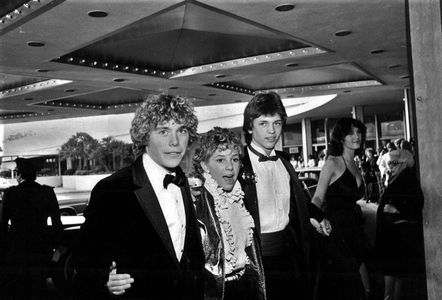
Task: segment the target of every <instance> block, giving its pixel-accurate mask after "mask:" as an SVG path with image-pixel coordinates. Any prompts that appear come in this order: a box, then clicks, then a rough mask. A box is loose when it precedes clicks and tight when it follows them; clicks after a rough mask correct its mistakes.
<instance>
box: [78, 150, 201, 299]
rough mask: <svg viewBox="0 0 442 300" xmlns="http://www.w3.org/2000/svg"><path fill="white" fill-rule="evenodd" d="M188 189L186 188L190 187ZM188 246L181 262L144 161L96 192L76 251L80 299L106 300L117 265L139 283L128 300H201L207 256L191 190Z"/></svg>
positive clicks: (187, 204)
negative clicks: (95, 299) (112, 268)
mask: <svg viewBox="0 0 442 300" xmlns="http://www.w3.org/2000/svg"><path fill="white" fill-rule="evenodd" d="M186 184H187V183H186ZM181 192H182V195H183V201H184V206H185V211H186V224H187V226H186V240H185V246H184V253H183V256H182V259H181V261H180V262H179V261H178V260H177V258H176V255H175V251H174V248H173V243H172V240H171V238H170V234H169V230H168V227H167V223H166V220H165V218H164V216H163V213H162V210H161V207H160V204H159V202H158V199H157V197H156V195H155V192H154V190H153V187H152V185H151V184H150V182H149V180H148V177H147V175H146V173H145V171H144V168H143V164H142V158H141V157H140V158H138V159H137V160H136V161H135V163H134V164H133V165H132V166H130V167H127V168H124V169H122V170H120V171H118V172H116V173H115V174H113V175H111V176H109V177H107V178H105V179H103V180H101V181H100V182H99V183H98V184H97V185H96V186H95V187H94V189H93V191H92V194H91V200H90V203H89V205H88V207H87V209H86V211H85V217H86V221H85V223H84V224H83V226H82V229H81V233H80V238H79V241H78V243H77V245H76V246H75V248H74V251H73V265H74V268H75V269H76V272H77V275H76V277H75V285H74V288H75V291H76V292H77V298H87V299H90V298H91V295H94V296H95V295H96V296H98V297H99V298H103V297H105V296H106V295H108V291H107V288H106V287H105V286H104V285H105V283H106V282H107V279H108V274H109V267H110V265H111V262H112V261H115V262H116V264H117V273H120V274H121V273H128V274H130V275H131V276H132V277H133V278H134V280H135V281H134V283H133V284H132V287H131V288H130V289H128V290H127V291H126V293H125V294H124V295H123V296H122V298H127V299H202V296H203V283H202V272H203V265H204V256H203V252H202V247H201V239H200V235H199V232H198V231H197V226H196V218H195V213H194V209H193V206H192V203H191V196H190V191H189V187H188V186H185V187H182V188H181Z"/></svg>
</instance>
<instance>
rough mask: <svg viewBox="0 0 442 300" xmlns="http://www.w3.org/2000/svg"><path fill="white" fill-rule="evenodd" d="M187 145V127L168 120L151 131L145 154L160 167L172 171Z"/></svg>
mask: <svg viewBox="0 0 442 300" xmlns="http://www.w3.org/2000/svg"><path fill="white" fill-rule="evenodd" d="M188 143H189V131H188V129H187V127H186V126H184V125H183V124H178V123H176V122H175V121H173V120H170V121H167V122H163V123H160V124H158V125H157V127H156V128H155V129H154V130H152V132H151V133H150V137H149V143H148V145H147V146H146V152H147V154H149V156H150V157H151V158H152V160H153V161H155V162H156V163H157V164H159V165H160V166H162V167H164V168H166V169H173V168H175V167H177V166H178V165H179V164H180V162H181V160H182V159H183V156H184V154H185V153H186V149H187V145H188Z"/></svg>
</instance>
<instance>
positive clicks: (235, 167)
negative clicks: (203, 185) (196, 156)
mask: <svg viewBox="0 0 442 300" xmlns="http://www.w3.org/2000/svg"><path fill="white" fill-rule="evenodd" d="M201 167H202V168H203V170H204V172H206V173H209V174H210V175H212V178H213V179H214V180H215V181H216V182H217V183H218V185H219V186H220V187H221V188H222V189H223V190H225V191H226V192H230V191H231V190H232V189H233V187H234V186H235V183H236V179H237V178H238V174H239V169H240V167H241V159H240V156H239V151H238V150H236V149H234V148H233V146H229V147H228V148H222V149H220V148H218V149H217V150H216V151H215V152H214V153H213V154H212V155H211V156H210V157H209V159H208V160H207V161H206V162H201Z"/></svg>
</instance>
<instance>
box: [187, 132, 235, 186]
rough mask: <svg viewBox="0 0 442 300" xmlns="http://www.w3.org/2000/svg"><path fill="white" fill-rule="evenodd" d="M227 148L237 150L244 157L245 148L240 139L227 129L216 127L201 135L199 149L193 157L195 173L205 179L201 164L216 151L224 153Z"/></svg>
mask: <svg viewBox="0 0 442 300" xmlns="http://www.w3.org/2000/svg"><path fill="white" fill-rule="evenodd" d="M227 148H233V149H234V150H237V151H238V153H239V155H240V157H242V156H243V146H242V144H241V140H240V138H239V137H238V136H237V135H236V134H235V133H234V132H233V131H231V130H229V129H227V128H221V127H214V128H213V129H212V130H210V131H208V132H206V133H205V134H202V135H200V138H199V141H198V147H197V148H196V149H195V152H194V155H193V172H194V174H195V175H196V176H197V177H198V178H200V179H203V176H202V174H203V172H204V171H203V168H202V167H201V162H207V161H208V160H209V159H210V157H211V156H212V155H213V153H215V151H216V150H220V151H224V150H226V149H227Z"/></svg>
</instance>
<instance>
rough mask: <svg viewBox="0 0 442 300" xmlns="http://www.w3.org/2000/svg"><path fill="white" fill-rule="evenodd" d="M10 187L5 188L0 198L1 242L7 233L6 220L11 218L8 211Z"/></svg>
mask: <svg viewBox="0 0 442 300" xmlns="http://www.w3.org/2000/svg"><path fill="white" fill-rule="evenodd" d="M10 191H11V190H10V189H7V190H5V192H4V195H3V200H2V202H3V203H2V215H1V216H0V218H1V219H0V226H1V228H0V230H1V232H0V238H1V239H2V241H1V242H2V244H3V242H4V240H5V239H6V236H7V234H8V221H9V220H10V219H11V213H10Z"/></svg>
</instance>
